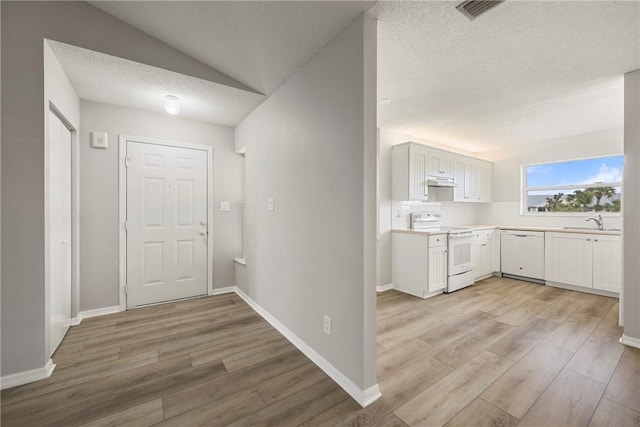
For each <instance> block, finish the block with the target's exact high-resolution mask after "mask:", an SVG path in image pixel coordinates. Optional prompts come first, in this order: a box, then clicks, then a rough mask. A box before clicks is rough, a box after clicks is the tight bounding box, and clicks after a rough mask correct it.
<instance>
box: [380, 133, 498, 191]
mask: <svg viewBox="0 0 640 427" xmlns="http://www.w3.org/2000/svg"><path fill="white" fill-rule="evenodd" d="M391 169H392V171H391V173H392V178H391V186H392V190H391V193H392V198H393V200H427V199H428V198H429V185H428V182H427V181H428V178H429V177H430V176H431V177H437V178H453V180H454V182H455V183H456V185H457V186H456V187H454V188H453V190H452V189H451V188H442V187H432V188H431V190H434V193H435V195H436V201H454V202H473V203H489V202H491V187H492V185H493V184H492V174H493V164H492V163H491V162H487V161H484V160H480V159H474V158H472V157H467V156H463V155H460V154H455V153H450V152H448V151H443V150H440V149H437V148H431V147H428V146H426V145H422V144H418V143H415V142H405V143H403V144H399V145H394V146H393V148H392V151H391Z"/></svg>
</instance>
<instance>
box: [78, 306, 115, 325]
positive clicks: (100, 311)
mask: <svg viewBox="0 0 640 427" xmlns="http://www.w3.org/2000/svg"><path fill="white" fill-rule="evenodd" d="M121 311H124V310H122V308H121V307H120V306H119V305H114V306H111V307H101V308H94V309H93V310H87V311H81V312H80V313H78V317H74V318H73V319H71V325H72V326H76V325H79V324H80V323H81V322H82V320H83V319H88V318H90V317H98V316H104V315H106V314H114V313H120V312H121Z"/></svg>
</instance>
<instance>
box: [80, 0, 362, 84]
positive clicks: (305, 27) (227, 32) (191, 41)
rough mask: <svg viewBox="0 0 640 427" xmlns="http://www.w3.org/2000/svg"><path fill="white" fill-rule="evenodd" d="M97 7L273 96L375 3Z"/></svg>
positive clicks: (176, 3) (118, 4)
mask: <svg viewBox="0 0 640 427" xmlns="http://www.w3.org/2000/svg"><path fill="white" fill-rule="evenodd" d="M90 3H91V4H93V5H94V6H96V7H98V8H100V9H102V10H104V11H105V12H107V13H109V14H111V15H113V16H115V17H116V18H118V19H121V20H122V21H125V22H127V23H128V24H130V25H133V26H134V27H137V28H138V29H140V30H142V31H144V32H146V33H148V34H150V35H152V36H154V37H156V38H157V39H160V40H161V41H163V42H165V43H166V44H168V45H170V46H173V47H174V48H177V49H179V50H181V51H183V52H184V53H186V54H188V55H190V56H192V57H193V58H196V59H198V60H200V61H201V62H203V63H205V64H207V65H209V66H210V67H212V68H215V69H216V70H219V71H221V72H223V73H225V74H227V75H229V76H232V77H233V78H234V79H235V80H238V81H239V82H242V83H244V84H246V85H247V86H249V87H251V88H253V89H255V90H257V91H259V92H261V93H264V94H266V95H271V94H272V93H273V92H274V91H275V90H276V89H277V88H279V87H280V86H281V85H282V84H283V83H284V82H285V81H287V80H288V79H289V78H290V77H291V76H292V75H293V74H294V73H295V71H296V70H298V69H299V68H300V67H302V66H303V65H304V64H305V63H306V62H307V61H308V60H309V59H310V58H311V56H312V55H313V54H314V53H316V52H317V51H319V50H320V49H321V48H322V47H323V46H324V45H325V44H327V43H328V42H329V41H330V40H331V39H332V38H333V37H335V35H336V34H338V33H339V32H340V31H341V30H342V29H344V28H346V27H347V26H348V25H349V23H351V21H353V20H354V19H355V18H356V17H357V16H358V15H359V14H360V13H362V12H363V11H365V10H367V9H369V7H371V6H372V5H373V4H374V2H365V1H301V2H295V1H294V2H288V1H285V2H273V1H253V2H252V1H226V2H225V1H220V2H219V1H194V2H192V1H167V2H154V1H133V2H132V1H92V2H90Z"/></svg>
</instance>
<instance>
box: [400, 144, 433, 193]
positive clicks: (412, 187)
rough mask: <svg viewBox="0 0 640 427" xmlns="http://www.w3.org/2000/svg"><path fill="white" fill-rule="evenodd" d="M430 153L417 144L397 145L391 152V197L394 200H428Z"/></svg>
mask: <svg viewBox="0 0 640 427" xmlns="http://www.w3.org/2000/svg"><path fill="white" fill-rule="evenodd" d="M427 162H428V151H427V149H426V147H425V146H422V145H420V144H416V143H405V144H400V145H396V146H394V147H393V148H392V150H391V196H392V198H393V200H428V198H429V187H428V185H427Z"/></svg>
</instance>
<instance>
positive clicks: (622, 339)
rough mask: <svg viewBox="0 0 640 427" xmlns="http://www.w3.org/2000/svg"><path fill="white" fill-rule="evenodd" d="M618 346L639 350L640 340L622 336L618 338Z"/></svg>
mask: <svg viewBox="0 0 640 427" xmlns="http://www.w3.org/2000/svg"><path fill="white" fill-rule="evenodd" d="M620 344H624V345H628V346H630V347H635V348H640V338H633V337H630V336H628V335H625V334H622V336H621V337H620Z"/></svg>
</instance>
